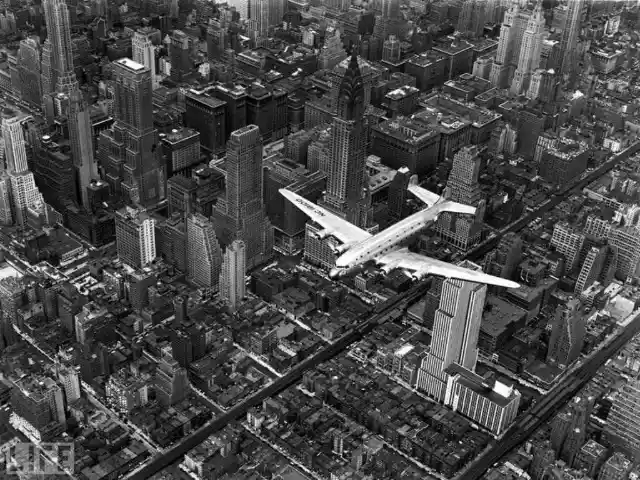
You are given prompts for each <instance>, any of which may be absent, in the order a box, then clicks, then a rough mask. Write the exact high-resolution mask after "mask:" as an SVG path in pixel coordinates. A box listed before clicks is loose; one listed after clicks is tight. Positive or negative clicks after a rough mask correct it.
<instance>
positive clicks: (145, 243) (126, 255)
mask: <svg viewBox="0 0 640 480" xmlns="http://www.w3.org/2000/svg"><path fill="white" fill-rule="evenodd" d="M155 226H156V221H155V219H153V218H151V216H149V214H148V213H147V212H145V211H144V210H142V209H140V210H135V209H133V208H131V207H124V208H122V209H120V210H118V211H117V212H116V247H117V249H118V257H120V259H121V260H122V261H123V262H124V263H126V264H128V265H130V266H131V267H134V268H142V267H144V266H145V265H147V264H148V263H150V262H151V261H152V260H154V259H155V258H156V231H155Z"/></svg>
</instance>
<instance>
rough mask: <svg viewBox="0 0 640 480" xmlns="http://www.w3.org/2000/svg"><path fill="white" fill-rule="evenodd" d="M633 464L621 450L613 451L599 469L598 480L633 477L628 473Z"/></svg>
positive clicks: (617, 479)
mask: <svg viewBox="0 0 640 480" xmlns="http://www.w3.org/2000/svg"><path fill="white" fill-rule="evenodd" d="M633 464H634V462H632V461H631V460H630V459H628V458H627V457H626V456H625V455H624V454H623V453H622V452H615V453H614V454H613V455H611V456H610V457H609V458H608V459H607V461H606V462H604V465H603V466H602V469H601V470H600V475H599V476H598V480H624V479H626V478H633V476H632V475H630V473H631V471H632V469H633Z"/></svg>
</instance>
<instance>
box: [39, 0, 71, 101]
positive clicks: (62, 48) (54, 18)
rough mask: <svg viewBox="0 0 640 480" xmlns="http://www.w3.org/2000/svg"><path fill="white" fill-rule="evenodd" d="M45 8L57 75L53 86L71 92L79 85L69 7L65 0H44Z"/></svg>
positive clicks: (59, 90) (63, 91) (61, 90)
mask: <svg viewBox="0 0 640 480" xmlns="http://www.w3.org/2000/svg"><path fill="white" fill-rule="evenodd" d="M43 8H44V15H45V19H46V22H47V31H48V33H47V36H48V39H49V40H50V42H51V53H52V56H51V59H52V70H53V73H54V77H55V83H53V84H52V85H51V86H52V87H53V86H55V88H56V90H57V91H58V92H59V93H69V92H71V91H72V90H74V89H76V88H77V87H78V81H77V79H76V75H75V72H74V66H73V49H72V45H71V20H70V18H69V9H68V7H67V4H66V3H65V1H64V0H44V1H43ZM45 93H46V92H45Z"/></svg>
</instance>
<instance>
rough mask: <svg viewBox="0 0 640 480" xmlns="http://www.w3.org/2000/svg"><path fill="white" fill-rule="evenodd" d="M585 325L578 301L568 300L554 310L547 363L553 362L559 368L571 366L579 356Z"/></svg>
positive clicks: (575, 299) (574, 299)
mask: <svg viewBox="0 0 640 480" xmlns="http://www.w3.org/2000/svg"><path fill="white" fill-rule="evenodd" d="M584 337H585V324H584V317H583V315H582V314H581V312H580V300H578V299H577V298H572V299H570V300H569V301H568V302H567V304H566V305H559V306H558V308H557V309H556V313H555V318H554V324H553V328H552V330H551V338H550V339H549V348H548V350H547V362H553V363H555V364H557V365H559V366H560V367H561V368H566V367H568V366H569V365H571V364H572V363H573V362H574V361H575V360H576V359H577V358H578V357H579V356H580V352H581V351H582V347H583V345H584Z"/></svg>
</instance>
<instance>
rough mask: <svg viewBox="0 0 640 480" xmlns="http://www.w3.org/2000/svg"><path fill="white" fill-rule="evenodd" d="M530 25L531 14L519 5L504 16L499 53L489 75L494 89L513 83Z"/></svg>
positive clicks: (514, 5)
mask: <svg viewBox="0 0 640 480" xmlns="http://www.w3.org/2000/svg"><path fill="white" fill-rule="evenodd" d="M528 23H529V12H527V11H526V10H523V9H521V7H520V5H519V4H517V3H514V4H512V5H511V7H510V8H509V10H508V11H507V12H506V13H505V14H504V20H503V22H502V27H501V28H500V38H499V39H498V51H497V52H496V58H495V60H494V62H493V65H492V66H491V74H490V75H489V79H490V80H491V83H492V84H493V86H494V87H497V88H506V87H507V86H508V85H509V84H510V83H511V79H512V78H513V74H514V71H515V68H516V65H517V64H518V59H519V55H520V51H521V45H522V38H523V37H524V32H525V30H526V29H527V25H528Z"/></svg>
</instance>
